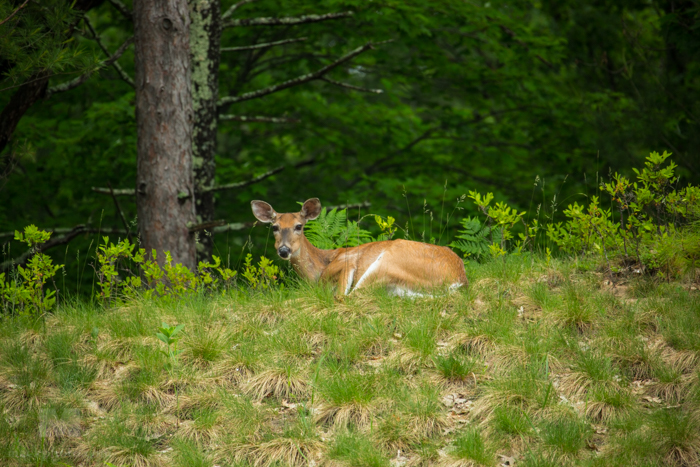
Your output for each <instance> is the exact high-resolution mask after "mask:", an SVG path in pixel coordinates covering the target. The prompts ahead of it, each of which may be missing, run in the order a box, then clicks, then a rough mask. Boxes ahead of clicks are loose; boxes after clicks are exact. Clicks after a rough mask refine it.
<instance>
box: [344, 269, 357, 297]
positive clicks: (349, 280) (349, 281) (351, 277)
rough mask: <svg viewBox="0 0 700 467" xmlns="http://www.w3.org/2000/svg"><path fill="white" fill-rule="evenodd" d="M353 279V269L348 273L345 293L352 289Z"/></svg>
mask: <svg viewBox="0 0 700 467" xmlns="http://www.w3.org/2000/svg"><path fill="white" fill-rule="evenodd" d="M353 279H355V269H354V268H353V269H351V270H350V274H348V285H346V286H345V295H347V294H349V293H350V291H351V290H352V281H353Z"/></svg>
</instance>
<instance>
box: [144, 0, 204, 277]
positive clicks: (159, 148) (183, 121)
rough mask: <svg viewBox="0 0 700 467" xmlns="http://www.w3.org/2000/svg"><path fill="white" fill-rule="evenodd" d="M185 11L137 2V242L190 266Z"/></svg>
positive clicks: (178, 3)
mask: <svg viewBox="0 0 700 467" xmlns="http://www.w3.org/2000/svg"><path fill="white" fill-rule="evenodd" d="M189 28H190V16H189V9H188V7H187V0H136V1H135V2H134V39H135V51H136V58H135V65H136V79H135V83H136V123H137V128H138V129H137V137H138V142H137V177H136V204H137V212H138V221H139V235H140V240H141V246H142V247H143V248H145V249H146V252H147V253H149V254H150V252H151V250H153V249H155V250H156V251H157V252H158V263H159V264H161V265H162V264H163V262H164V260H165V257H164V256H165V255H164V254H163V252H164V251H169V252H170V253H171V254H172V257H173V262H174V263H181V264H183V265H185V266H187V267H188V268H190V269H194V268H195V265H196V245H195V239H194V235H193V234H190V233H189V225H192V224H194V223H195V212H194V206H195V201H194V183H193V178H194V177H193V175H192V125H193V110H192V95H191V93H190V72H191V70H190V32H189Z"/></svg>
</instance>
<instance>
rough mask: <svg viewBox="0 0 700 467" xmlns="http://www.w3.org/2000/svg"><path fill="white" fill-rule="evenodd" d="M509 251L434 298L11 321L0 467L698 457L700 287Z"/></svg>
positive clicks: (252, 299) (261, 298)
mask: <svg viewBox="0 0 700 467" xmlns="http://www.w3.org/2000/svg"><path fill="white" fill-rule="evenodd" d="M506 261H507V262H506V263H504V262H501V261H500V260H499V261H493V262H491V263H489V264H486V265H483V266H478V267H476V266H474V267H470V268H469V269H468V271H467V273H468V277H469V279H470V286H469V287H467V288H466V289H465V290H462V291H460V292H458V293H455V294H452V295H449V296H443V297H436V298H432V299H429V298H425V299H416V300H406V299H397V298H394V297H389V296H387V295H386V294H385V293H384V292H383V291H381V290H374V291H362V292H361V293H355V294H353V295H352V296H351V297H348V298H347V299H346V300H344V301H336V300H334V298H333V291H332V290H329V289H325V288H322V287H315V286H314V287H312V286H309V285H306V284H301V285H299V286H298V287H295V288H291V289H290V288H287V289H282V290H272V291H267V292H264V293H254V292H250V291H248V290H245V289H243V290H233V291H231V292H229V293H227V294H224V295H220V296H202V297H198V298H188V299H183V300H169V301H163V300H158V301H150V300H146V299H136V300H133V301H130V302H128V303H126V304H124V305H122V306H119V307H114V308H108V309H103V308H101V307H96V306H92V305H85V304H75V305H73V306H66V305H63V306H60V307H59V308H58V309H57V310H56V311H55V313H53V314H52V315H49V316H48V317H47V318H46V319H45V320H41V319H36V318H34V319H31V318H29V317H26V316H20V317H4V318H2V320H1V321H0V414H1V415H0V464H2V465H65V464H68V465H70V466H77V465H86V466H87V465H105V463H111V464H114V465H120V466H122V465H123V466H135V467H145V466H159V465H163V466H164V465H168V466H171V465H174V466H213V465H220V466H224V465H241V466H243V465H251V466H253V465H254V466H270V465H280V466H282V465H314V466H321V465H347V466H384V465H386V466H389V465H393V466H403V465H406V466H413V465H444V466H448V465H449V466H469V465H487V466H488V465H500V464H503V465H514V464H515V465H518V466H549V465H552V466H555V465H600V466H610V465H620V466H623V465H624V466H628V465H673V466H680V465H687V466H690V465H698V462H700V429H699V428H698V427H700V381H699V379H700V295H699V294H698V291H697V290H696V288H695V287H693V286H692V285H691V284H685V283H674V282H670V283H667V282H661V283H655V282H653V281H652V280H650V279H644V278H618V281H617V284H616V285H615V286H612V285H611V284H610V283H609V282H608V281H607V275H605V276H604V275H603V274H600V273H598V272H595V271H587V272H586V271H584V270H583V269H584V268H582V265H581V264H574V263H573V262H560V261H556V260H554V261H552V262H551V263H550V264H547V262H545V261H544V260H542V261H540V260H536V261H532V260H529V259H526V258H524V257H517V256H509V257H507V259H506ZM163 321H164V322H166V323H168V324H170V325H174V324H176V323H177V324H184V328H183V329H182V331H181V332H180V333H179V334H177V335H176V336H175V338H176V339H177V338H180V340H179V342H178V344H177V345H178V349H179V350H182V353H180V354H177V355H176V354H175V353H173V354H170V355H168V353H167V346H166V345H165V344H164V343H163V342H161V341H160V340H158V339H157V338H156V332H158V328H159V327H160V325H161V322H163ZM64 463H65V464H64Z"/></svg>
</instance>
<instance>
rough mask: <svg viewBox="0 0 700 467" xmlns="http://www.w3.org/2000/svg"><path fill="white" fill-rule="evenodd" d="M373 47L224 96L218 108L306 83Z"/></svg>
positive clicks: (361, 48) (366, 45) (362, 47)
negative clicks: (264, 85)
mask: <svg viewBox="0 0 700 467" xmlns="http://www.w3.org/2000/svg"><path fill="white" fill-rule="evenodd" d="M371 48H373V44H372V43H371V42H368V43H367V44H365V45H363V46H361V47H358V48H356V49H355V50H353V51H352V52H350V53H348V54H346V55H343V56H342V57H340V58H339V59H338V60H336V61H335V62H333V63H331V64H330V65H326V66H324V67H323V68H321V69H319V70H317V71H314V72H313V73H308V74H306V75H302V76H299V77H296V78H293V79H290V80H289V81H285V82H283V83H280V84H275V85H273V86H270V87H267V88H264V89H258V90H257V91H252V92H246V93H244V94H241V95H240V96H229V97H224V98H222V99H220V100H219V109H221V107H222V106H224V105H227V104H233V103H236V102H243V101H247V100H250V99H257V98H258V97H263V96H267V95H268V94H272V93H274V92H278V91H282V90H283V89H287V88H291V87H292V86H297V85H299V84H302V83H308V82H309V81H313V80H316V79H320V78H321V77H322V76H323V75H325V74H326V73H328V72H329V71H331V70H332V69H333V68H336V67H338V66H340V65H342V64H343V63H345V62H347V61H350V60H352V59H353V58H355V57H357V56H358V55H360V54H361V53H362V52H365V51H366V50H369V49H371Z"/></svg>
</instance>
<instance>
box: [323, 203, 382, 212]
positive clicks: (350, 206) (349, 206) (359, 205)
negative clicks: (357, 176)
mask: <svg viewBox="0 0 700 467" xmlns="http://www.w3.org/2000/svg"><path fill="white" fill-rule="evenodd" d="M371 206H372V203H370V202H369V201H363V202H361V203H352V204H338V205H335V206H324V207H325V208H326V211H332V210H333V209H338V210H341V211H342V210H343V209H360V208H369V207H371Z"/></svg>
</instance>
